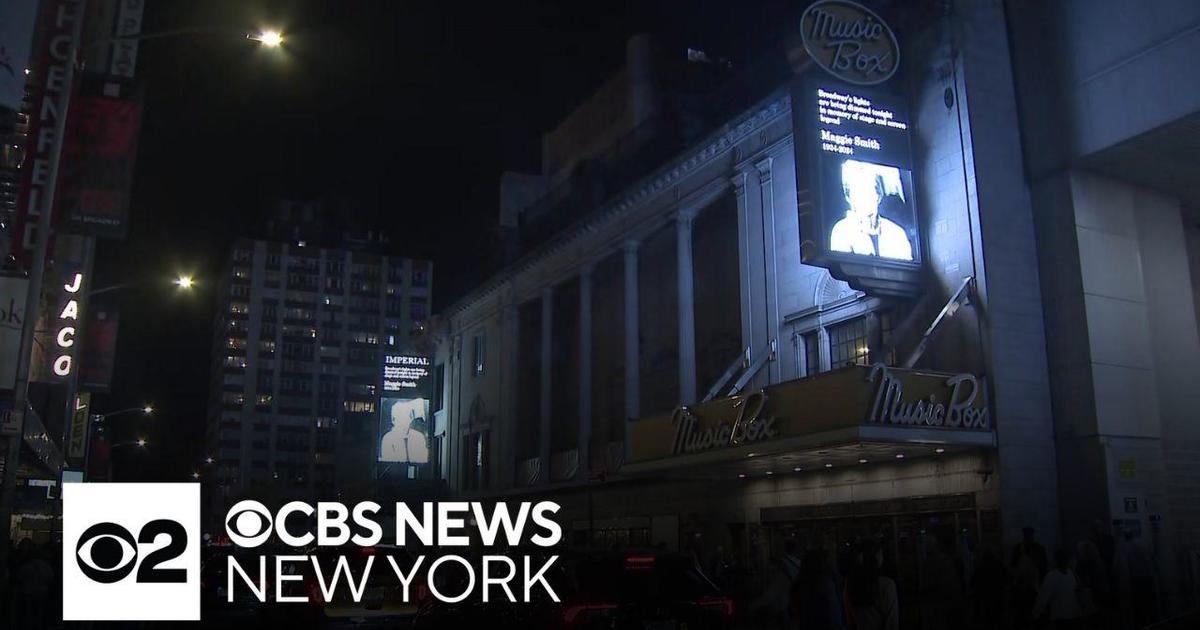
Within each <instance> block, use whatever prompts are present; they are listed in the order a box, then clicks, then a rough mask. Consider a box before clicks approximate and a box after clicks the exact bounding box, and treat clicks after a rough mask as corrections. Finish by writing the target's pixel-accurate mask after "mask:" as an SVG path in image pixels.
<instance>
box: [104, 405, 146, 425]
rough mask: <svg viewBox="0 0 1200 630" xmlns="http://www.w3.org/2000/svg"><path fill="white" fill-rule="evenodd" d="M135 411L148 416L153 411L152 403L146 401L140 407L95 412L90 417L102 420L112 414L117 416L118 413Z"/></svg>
mask: <svg viewBox="0 0 1200 630" xmlns="http://www.w3.org/2000/svg"><path fill="white" fill-rule="evenodd" d="M135 411H136V412H139V413H141V414H142V415H144V416H149V415H151V414H153V413H154V405H151V404H149V403H147V404H146V405H143V406H141V407H130V408H128V409H120V410H118V411H110V412H108V413H97V414H93V415H92V418H93V419H95V420H97V421H104V420H107V419H109V418H111V417H113V416H119V415H122V414H126V413H133V412H135Z"/></svg>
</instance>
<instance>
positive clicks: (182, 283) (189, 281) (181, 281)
mask: <svg viewBox="0 0 1200 630" xmlns="http://www.w3.org/2000/svg"><path fill="white" fill-rule="evenodd" d="M173 282H174V283H175V286H177V287H179V288H180V289H190V288H192V286H193V285H195V284H196V280H195V279H194V278H192V277H191V276H179V277H178V278H175V280H174V281H173Z"/></svg>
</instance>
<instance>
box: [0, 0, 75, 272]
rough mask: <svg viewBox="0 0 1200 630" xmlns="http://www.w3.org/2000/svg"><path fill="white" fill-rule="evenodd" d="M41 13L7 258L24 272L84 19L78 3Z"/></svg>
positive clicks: (50, 4) (55, 4) (57, 2)
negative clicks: (26, 135)
mask: <svg viewBox="0 0 1200 630" xmlns="http://www.w3.org/2000/svg"><path fill="white" fill-rule="evenodd" d="M42 9H43V12H42V16H41V20H42V24H43V26H44V28H43V32H42V37H41V39H40V42H39V44H38V48H37V50H36V57H35V59H36V62H35V64H34V67H33V70H34V72H35V73H36V74H35V75H34V86H33V100H32V110H31V111H30V116H29V140H28V142H29V144H28V148H27V149H26V152H25V155H26V158H25V165H24V167H23V168H22V173H21V195H20V197H19V199H18V203H17V216H16V217H15V218H14V220H13V231H12V235H13V236H12V239H13V242H12V254H13V256H14V257H16V259H17V261H18V262H19V263H20V264H21V266H22V267H24V268H26V269H27V268H28V267H29V262H30V258H31V257H32V255H33V249H34V244H35V243H36V242H37V224H38V218H39V217H40V216H41V213H42V212H49V211H50V209H49V208H47V207H46V195H47V192H48V188H49V187H50V170H51V163H52V161H53V156H54V151H55V148H56V147H57V146H58V144H59V143H60V142H61V141H62V138H57V137H55V136H56V131H57V127H58V121H59V120H60V118H61V117H62V116H64V115H65V114H66V111H65V110H66V105H67V103H68V96H69V92H70V90H71V89H72V88H73V86H70V85H67V84H66V83H67V76H68V74H69V72H68V70H69V66H68V64H70V63H72V62H73V61H74V59H73V57H72V51H73V50H78V48H79V42H78V41H74V40H75V39H76V37H75V34H76V33H78V32H81V29H77V28H75V26H76V23H77V22H78V21H79V20H82V19H83V2H82V1H81V0H52V1H47V2H43V3H42Z"/></svg>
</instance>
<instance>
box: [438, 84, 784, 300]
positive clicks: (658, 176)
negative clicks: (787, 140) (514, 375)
mask: <svg viewBox="0 0 1200 630" xmlns="http://www.w3.org/2000/svg"><path fill="white" fill-rule="evenodd" d="M790 113H791V97H790V95H789V94H788V91H787V90H786V89H779V90H776V91H775V92H774V93H772V94H771V96H769V97H767V98H766V99H764V100H762V101H760V102H759V103H758V104H757V105H755V106H754V107H752V108H751V109H750V110H748V111H747V112H744V113H743V114H742V115H741V116H739V117H737V118H736V119H734V120H733V121H731V122H729V123H726V124H725V125H724V126H722V127H721V128H720V129H718V130H717V131H715V132H713V133H712V134H710V135H709V136H708V137H707V138H705V139H704V140H703V141H701V142H699V143H697V144H696V145H695V146H694V147H693V148H691V149H689V150H687V151H685V152H684V154H683V155H682V156H681V157H680V158H679V159H676V160H672V161H670V162H668V163H667V164H665V165H663V166H662V167H660V168H659V169H657V170H656V171H654V172H653V173H651V174H650V175H648V176H646V177H645V178H643V179H642V180H640V181H639V182H637V183H635V184H633V185H631V186H629V187H628V188H626V189H625V190H624V191H622V192H621V193H619V194H617V195H615V196H614V197H613V198H611V199H610V200H609V201H608V202H606V203H605V204H603V205H602V206H601V207H600V208H599V209H598V210H597V211H595V212H592V213H591V214H589V215H588V216H586V217H584V218H582V219H580V220H579V221H577V222H576V223H575V224H574V225H572V226H570V227H568V228H566V229H564V230H562V231H561V232H559V233H558V234H557V235H556V236H554V237H553V238H552V239H551V240H550V241H549V242H547V243H546V244H544V245H542V246H541V247H538V248H537V249H535V250H534V251H532V252H529V253H528V254H526V255H524V256H522V257H521V258H519V259H517V260H516V261H515V262H513V263H512V264H510V265H509V266H507V267H505V268H503V269H501V270H499V271H497V272H496V274H495V275H493V276H492V277H491V278H490V279H489V280H487V281H485V282H484V283H483V285H481V286H480V287H478V288H476V289H474V290H472V291H471V292H469V293H468V294H467V295H465V296H463V297H462V298H459V299H458V300H457V301H455V302H454V303H453V304H451V305H450V306H449V307H447V308H446V311H445V313H444V314H445V315H446V316H451V315H453V314H455V313H458V312H460V311H462V310H465V309H467V308H469V307H470V306H471V305H472V304H473V303H475V302H477V301H478V300H480V299H481V298H483V297H485V296H487V295H488V294H490V293H492V292H493V291H495V290H496V289H498V288H499V287H500V286H502V285H503V284H504V283H505V282H506V281H508V280H510V279H511V278H512V277H514V276H515V275H517V274H519V273H521V272H523V271H525V270H527V269H529V268H530V267H532V266H533V265H534V264H536V263H537V262H538V261H540V260H542V259H543V258H545V257H547V256H549V255H551V254H553V253H555V252H557V251H559V250H560V249H562V248H563V247H564V246H566V245H567V244H569V243H571V242H573V241H575V240H576V239H578V238H580V237H582V236H584V235H585V234H587V233H589V232H593V231H595V230H596V228H597V227H598V226H599V225H601V224H603V223H606V222H608V221H611V220H613V219H615V218H618V217H620V216H623V215H625V214H628V213H630V212H632V211H633V210H634V209H635V208H638V207H642V206H643V205H644V204H647V203H649V202H650V201H652V200H653V199H655V198H656V197H657V196H658V195H660V194H662V193H663V192H665V191H670V190H671V189H672V187H673V185H675V184H677V183H678V182H679V181H680V180H682V179H684V178H685V177H687V176H688V175H690V174H692V173H694V172H696V171H698V170H700V169H701V168H703V167H705V166H707V165H708V164H710V163H712V162H713V161H714V160H716V159H717V158H719V157H720V156H722V155H724V154H725V153H727V152H729V151H731V150H733V148H734V147H735V146H737V145H738V143H740V142H742V141H744V140H745V139H746V138H748V137H750V136H752V135H753V134H754V133H755V132H758V131H760V130H762V129H764V128H765V127H766V126H767V125H769V124H770V123H772V122H774V121H775V120H777V119H778V118H780V117H783V116H789V115H790Z"/></svg>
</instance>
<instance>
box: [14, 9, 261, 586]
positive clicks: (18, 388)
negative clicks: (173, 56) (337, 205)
mask: <svg viewBox="0 0 1200 630" xmlns="http://www.w3.org/2000/svg"><path fill="white" fill-rule="evenodd" d="M85 9H86V2H85V1H84V0H81V1H80V2H79V3H78V4H77V5H76V9H75V12H74V14H73V15H68V16H66V17H65V18H64V19H66V20H69V22H70V24H71V26H70V29H71V36H70V38H69V39H68V40H67V46H66V47H65V48H66V50H65V51H64V50H62V49H61V48H62V47H59V48H58V49H57V50H56V51H55V52H61V53H65V54H64V55H63V56H62V57H61V58H62V59H64V60H65V63H63V64H62V65H63V72H62V81H61V85H62V86H66V88H65V89H60V90H56V92H57V94H54V95H52V94H50V93H47V94H46V95H44V96H43V97H42V100H43V102H40V103H34V104H33V106H34V108H36V109H38V110H39V111H41V110H47V108H49V109H48V110H47V111H53V112H54V113H55V114H56V115H57V118H56V119H55V121H54V138H56V139H57V141H55V142H54V144H53V146H52V147H51V149H50V155H49V159H48V160H47V162H48V164H47V165H46V166H47V169H46V177H45V184H44V192H43V194H42V198H41V205H40V206H39V214H38V217H37V231H36V239H35V242H34V247H33V255H32V257H31V259H30V264H29V293H28V295H27V297H26V299H25V304H27V305H28V306H27V307H26V309H27V310H26V313H25V319H24V321H23V322H22V326H21V343H20V345H19V346H18V348H17V369H16V379H15V385H14V392H13V414H14V415H15V416H16V419H17V421H16V422H15V423H14V424H15V425H16V426H15V427H14V428H15V432H14V433H13V434H12V435H9V436H8V444H7V445H6V447H7V448H6V450H5V459H4V475H3V477H2V478H0V564H3V563H5V562H7V561H8V547H9V545H8V543H9V541H10V540H11V538H12V509H13V501H14V499H15V496H16V486H17V468H18V464H19V460H20V457H21V443H22V442H23V441H24V426H25V413H26V408H27V407H28V406H29V368H30V360H31V355H32V352H33V336H34V331H35V325H36V322H37V319H38V317H37V316H38V305H40V304H41V302H42V284H43V281H44V276H45V270H46V250H47V249H48V247H49V241H50V229H51V223H50V218H51V210H52V209H53V208H54V203H55V193H56V188H57V184H58V173H59V166H60V163H61V162H62V148H63V142H62V138H64V137H65V136H66V126H67V125H66V123H67V115H68V113H69V112H70V106H71V92H72V90H71V87H72V86H73V85H74V84H75V66H76V63H75V61H76V59H78V56H79V50H80V48H81V46H80V39H81V35H82V32H83V17H84V13H85ZM60 17H62V16H60ZM229 32H230V31H228V30H224V31H214V30H213V29H197V28H182V29H174V30H166V31H158V32H154V33H144V34H140V35H135V36H129V37H112V38H106V39H103V40H99V41H97V42H95V43H96V44H111V43H115V42H119V41H142V40H148V39H161V38H167V37H175V36H181V35H183V36H185V35H197V34H222V33H223V34H228V33H229ZM235 32H239V33H241V34H242V35H243V36H244V37H246V38H247V39H250V40H252V41H257V42H259V43H260V44H261V45H263V46H264V47H267V48H278V47H280V46H281V45H282V44H283V36H282V35H281V34H280V33H279V32H278V31H267V30H262V31H258V32H256V33H253V34H246V32H245V31H235ZM55 100H57V103H55V102H54V101H55ZM180 286H182V285H180ZM189 286H190V282H189ZM73 399H74V395H73V393H72V396H71V397H70V398H68V404H69V405H70V406H71V407H74V400H73ZM143 446H144V444H143ZM60 473H61V471H60Z"/></svg>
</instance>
